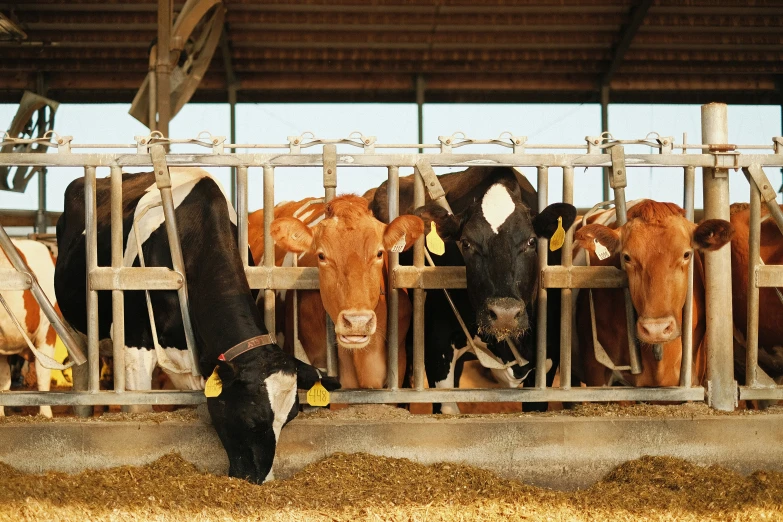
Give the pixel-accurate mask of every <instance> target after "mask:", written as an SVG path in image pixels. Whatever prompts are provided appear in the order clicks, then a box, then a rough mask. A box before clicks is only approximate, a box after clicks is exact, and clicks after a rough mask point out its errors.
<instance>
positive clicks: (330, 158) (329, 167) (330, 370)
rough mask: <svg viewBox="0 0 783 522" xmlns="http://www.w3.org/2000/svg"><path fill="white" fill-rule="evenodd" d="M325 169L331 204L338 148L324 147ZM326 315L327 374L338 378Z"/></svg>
mask: <svg viewBox="0 0 783 522" xmlns="http://www.w3.org/2000/svg"><path fill="white" fill-rule="evenodd" d="M323 169H324V178H323V179H324V201H326V203H329V202H330V201H331V200H332V199H334V196H335V195H336V192H337V146H336V145H331V144H329V145H324V149H323ZM324 313H325V315H326V373H327V374H328V375H329V376H330V377H337V374H338V373H339V359H338V356H337V339H336V338H335V333H334V322H333V321H332V318H331V317H329V314H328V313H326V312H324Z"/></svg>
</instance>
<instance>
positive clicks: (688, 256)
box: [682, 250, 691, 261]
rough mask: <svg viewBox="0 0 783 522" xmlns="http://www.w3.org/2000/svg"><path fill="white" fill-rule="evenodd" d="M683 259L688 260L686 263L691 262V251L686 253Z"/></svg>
mask: <svg viewBox="0 0 783 522" xmlns="http://www.w3.org/2000/svg"><path fill="white" fill-rule="evenodd" d="M682 258H683V259H684V260H686V261H687V260H689V259H690V258H691V251H690V250H689V251H687V252H685V254H683V256H682Z"/></svg>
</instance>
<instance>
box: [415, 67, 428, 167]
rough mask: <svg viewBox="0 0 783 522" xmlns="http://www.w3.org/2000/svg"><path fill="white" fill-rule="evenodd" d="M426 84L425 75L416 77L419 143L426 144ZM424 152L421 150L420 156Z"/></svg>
mask: <svg viewBox="0 0 783 522" xmlns="http://www.w3.org/2000/svg"><path fill="white" fill-rule="evenodd" d="M425 88H426V84H425V82H424V75H422V74H419V75H418V76H416V111H417V121H418V124H419V143H424V92H425ZM422 152H424V149H419V154H421V153H422Z"/></svg>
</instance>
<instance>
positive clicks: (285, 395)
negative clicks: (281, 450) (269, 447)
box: [264, 371, 296, 441]
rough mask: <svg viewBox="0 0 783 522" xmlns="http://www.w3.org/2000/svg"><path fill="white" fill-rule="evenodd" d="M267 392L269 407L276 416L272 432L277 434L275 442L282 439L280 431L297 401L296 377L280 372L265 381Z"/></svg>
mask: <svg viewBox="0 0 783 522" xmlns="http://www.w3.org/2000/svg"><path fill="white" fill-rule="evenodd" d="M264 384H265V385H266V392H267V394H268V395H269V405H270V406H271V407H272V411H273V412H274V414H275V418H274V420H273V421H272V430H273V431H274V432H275V441H277V440H278V439H279V438H280V430H282V429H283V424H285V421H286V419H287V418H288V414H289V413H291V408H293V406H294V401H295V400H296V375H290V374H287V373H284V372H282V371H279V372H277V373H274V374H272V375H270V376H269V377H267V378H266V379H265V380H264Z"/></svg>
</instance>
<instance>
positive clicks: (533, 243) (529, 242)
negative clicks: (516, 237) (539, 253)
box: [527, 237, 536, 247]
mask: <svg viewBox="0 0 783 522" xmlns="http://www.w3.org/2000/svg"><path fill="white" fill-rule="evenodd" d="M535 244H536V238H535V237H531V238H530V239H528V240H527V246H529V247H530V246H533V245H535Z"/></svg>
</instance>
